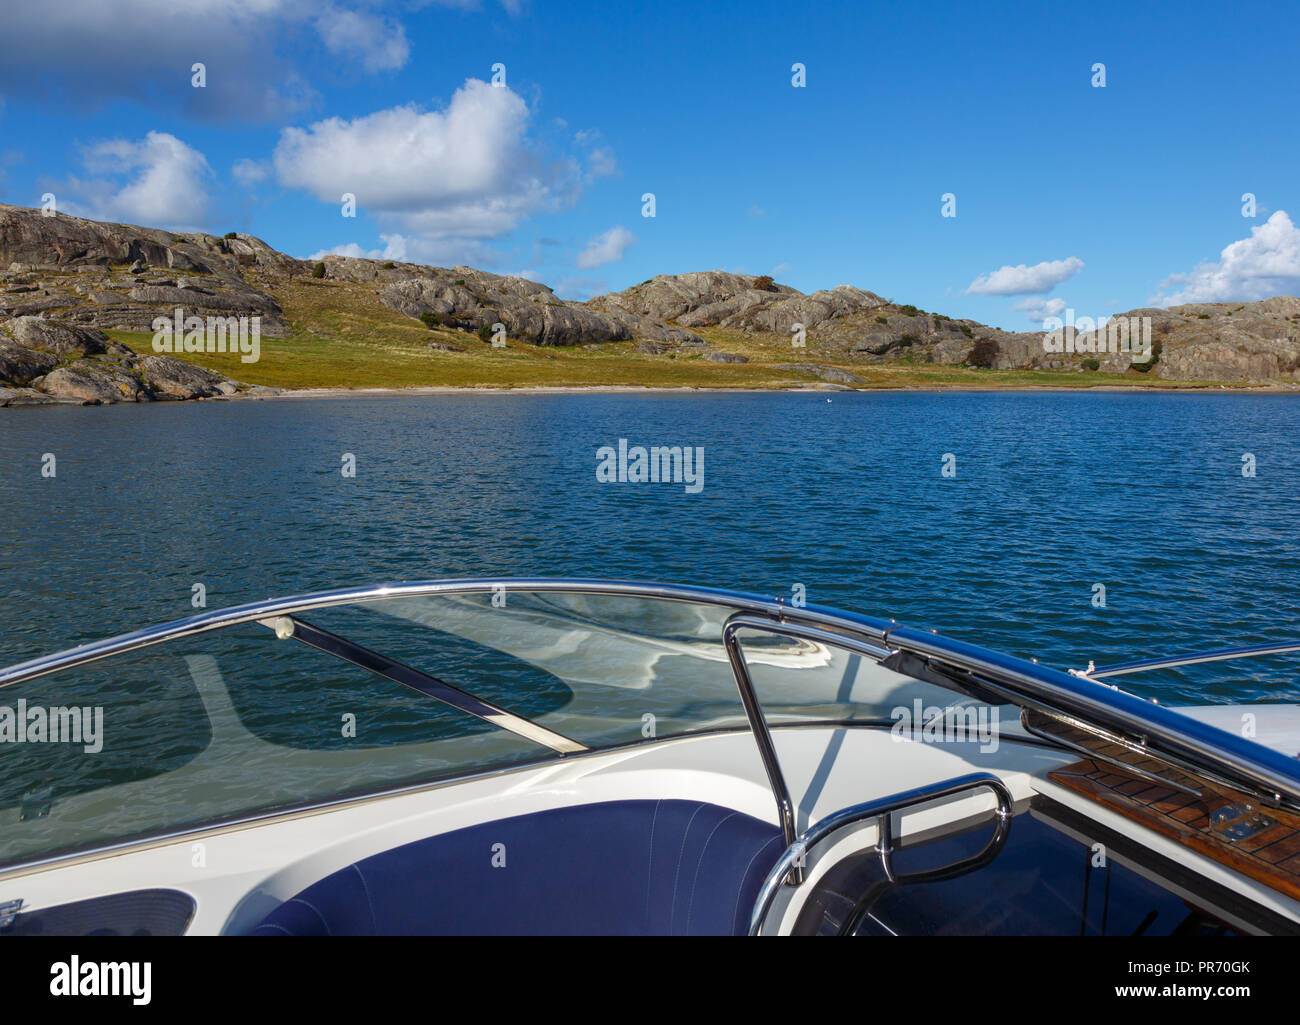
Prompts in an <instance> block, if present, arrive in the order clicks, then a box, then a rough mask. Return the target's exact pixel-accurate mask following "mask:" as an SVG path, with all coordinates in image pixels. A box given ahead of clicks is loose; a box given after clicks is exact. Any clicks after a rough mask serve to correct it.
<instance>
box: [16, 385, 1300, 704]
mask: <svg viewBox="0 0 1300 1025" xmlns="http://www.w3.org/2000/svg"><path fill="white" fill-rule="evenodd" d="M619 438H627V439H628V440H629V442H630V444H633V445H636V444H646V445H651V444H657V445H674V444H677V445H689V446H702V447H703V448H704V451H705V486H704V488H703V490H702V491H701V492H700V493H698V494H687V493H686V492H685V490H684V488H683V487H682V486H680V485H668V484H623V485H618V484H599V483H598V482H597V479H596V474H595V468H596V450H597V449H598V448H599V447H600V446H602V445H606V444H611V445H612V444H616V443H617V441H618V439H619ZM1298 438H1300V401H1298V400H1296V399H1295V398H1292V397H1287V396H1274V395H1249V396H1247V395H1220V394H1175V395H1162V394H1113V393H1106V394H1059V393H1022V394H1001V395H994V394H943V395H936V394H868V393H859V394H836V395H834V396H831V401H828V398H827V396H826V395H824V394H815V393H785V394H713V395H699V394H663V395H645V396H642V395H547V396H535V395H492V394H489V395H446V396H422V397H410V398H371V399H324V400H312V401H272V402H262V403H257V402H244V403H229V404H221V403H204V404H178V405H161V404H160V405H147V406H139V407H128V406H121V407H111V408H59V409H33V410H3V411H0V503H2V505H0V508H3V517H2V519H0V663H4V664H9V663H12V662H16V661H19V660H21V659H24V658H28V657H31V656H33V655H37V654H41V653H43V652H47V651H53V650H56V649H60V648H64V647H68V646H71V645H74V644H78V643H81V642H84V641H88V640H93V639H96V638H99V637H103V636H107V635H110V634H113V633H117V632H121V631H124V630H128V629H133V628H136V627H139V626H143V625H148V624H152V623H156V622H161V621H166V620H170V619H176V618H180V617H183V616H186V615H189V614H191V613H192V612H193V611H194V610H193V609H192V608H191V606H190V596H191V587H192V585H193V584H194V583H195V582H196V581H200V582H202V583H203V584H204V585H205V586H206V588H207V596H208V607H209V608H216V607H220V606H225V605H234V604H238V603H241V602H245V601H249V600H254V599H260V598H265V597H268V596H273V595H284V594H292V593H296V592H303V591H311V590H318V589H324V588H332V587H336V586H340V585H344V584H359V583H370V582H377V581H386V580H402V579H418V578H431V577H447V576H494V577H495V576H600V577H630V578H636V579H657V580H667V581H674V582H684V583H695V584H704V585H714V586H720V587H731V588H738V589H743V590H753V591H758V592H763V593H767V594H781V595H785V596H789V595H790V594H791V588H792V586H793V585H795V584H803V585H805V587H806V588H807V594H808V600H809V601H815V602H821V603H825V604H830V605H835V606H840V607H843V608H847V609H854V610H858V611H862V612H866V613H870V614H875V615H887V616H895V617H897V618H898V619H900V620H903V621H907V622H910V623H914V624H917V625H924V626H927V627H935V628H938V629H939V630H940V632H943V633H947V634H950V635H952V636H956V637H961V638H963V639H967V640H971V641H975V642H977V643H981V644H985V645H988V646H991V647H995V648H1002V649H1005V650H1007V651H1010V652H1013V653H1016V654H1020V655H1026V656H1028V655H1035V656H1038V657H1039V658H1040V659H1042V660H1044V661H1048V662H1051V663H1053V664H1056V665H1061V666H1081V665H1085V664H1086V663H1087V661H1088V660H1089V659H1096V660H1097V663H1098V664H1099V665H1100V664H1104V663H1107V662H1114V661H1123V660H1127V659H1130V658H1134V657H1140V656H1144V655H1151V654H1159V653H1168V652H1179V651H1184V650H1195V649H1200V648H1208V647H1217V646H1223V645H1230V644H1238V643H1248V642H1253V641H1260V642H1263V641H1271V640H1280V639H1285V638H1293V637H1295V636H1297V635H1298V634H1300V613H1298V603H1297V598H1298V597H1300V572H1298V571H1300V541H1298V539H1297V523H1298V520H1297V514H1298V513H1300V450H1298V449H1297V439H1298ZM345 452H350V453H354V454H355V455H356V458H357V475H356V478H355V479H345V478H344V477H343V476H342V475H341V474H340V466H341V456H342V454H343V453H345ZM44 453H54V454H55V456H56V458H57V476H56V477H55V478H53V479H45V478H42V476H41V460H42V455H43V454H44ZM946 453H950V454H952V455H953V456H955V457H956V469H957V473H956V477H955V478H945V477H943V476H942V475H941V466H942V462H943V458H944V455H945V454H946ZM1246 453H1249V454H1251V455H1253V456H1254V458H1255V463H1256V467H1257V470H1256V476H1254V477H1253V478H1251V477H1246V476H1243V474H1242V466H1243V462H1242V457H1243V454H1246ZM1095 584H1103V585H1104V586H1105V589H1106V592H1105V597H1106V602H1105V607H1104V608H1098V607H1094V604H1093V598H1094V585H1095ZM1295 678H1296V677H1295V674H1294V673H1293V672H1291V671H1290V670H1289V669H1288V668H1287V666H1286V664H1285V662H1280V661H1273V662H1269V663H1260V664H1258V665H1251V664H1246V665H1242V664H1226V665H1225V664H1220V665H1219V666H1217V667H1209V669H1208V670H1207V669H1206V668H1204V667H1202V668H1198V669H1196V670H1191V671H1187V672H1184V673H1179V674H1171V673H1166V674H1163V675H1161V676H1159V677H1157V676H1154V675H1153V676H1150V677H1133V678H1132V680H1133V683H1132V686H1133V687H1134V689H1138V690H1144V691H1145V692H1146V693H1150V694H1154V695H1158V696H1161V697H1162V698H1163V699H1165V700H1168V701H1216V702H1217V701H1226V700H1242V701H1252V700H1269V699H1285V700H1296V699H1297V697H1300V693H1298V691H1300V688H1297V686H1296V684H1295V682H1294V681H1295Z"/></svg>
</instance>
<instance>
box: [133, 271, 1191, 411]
mask: <svg viewBox="0 0 1300 1025" xmlns="http://www.w3.org/2000/svg"><path fill="white" fill-rule="evenodd" d="M254 283H257V284H260V285H262V286H263V287H268V289H269V290H271V291H273V293H274V294H275V296H276V298H277V299H279V301H280V303H281V305H282V306H283V307H284V313H285V319H286V320H287V321H288V323H289V324H291V325H292V326H293V329H294V330H293V333H292V334H291V335H290V336H289V337H287V338H265V337H264V338H263V339H262V356H261V359H260V361H259V362H257V363H242V362H240V359H239V356H238V354H235V355H228V354H226V355H223V354H218V353H212V354H208V353H203V354H197V353H196V354H193V355H186V354H183V353H180V354H173V355H177V356H178V358H181V359H184V360H187V361H188V362H191V363H197V364H199V365H201V366H206V367H211V368H212V369H213V370H216V371H218V372H220V373H222V374H225V375H227V376H229V377H232V378H234V379H236V380H239V381H244V382H247V383H248V384H262V385H270V386H272V387H275V388H406V387H420V386H447V387H529V386H546V385H553V386H560V385H575V386H581V385H589V386H590V385H609V386H619V385H624V386H626V385H633V386H635V385H642V386H647V387H698V388H774V387H790V386H798V385H801V384H804V385H806V384H815V383H817V379H816V378H815V377H813V376H811V375H808V374H803V373H800V372H797V371H790V370H781V369H778V368H776V367H773V366H768V365H764V364H771V363H778V362H781V363H824V364H825V363H827V362H828V361H827V360H826V359H824V358H820V357H818V356H817V355H816V354H815V352H814V351H813V350H810V349H794V348H793V347H791V346H790V345H789V342H788V341H786V340H785V339H783V338H778V337H777V336H749V335H744V334H742V333H740V332H734V331H726V330H724V329H721V328H704V329H700V330H699V331H697V333H698V334H700V335H703V336H704V337H707V338H708V339H709V341H710V342H712V343H713V344H714V345H715V346H716V347H717V348H719V349H722V350H723V351H726V352H735V353H739V354H741V355H745V356H748V357H749V358H750V362H749V363H747V364H725V363H711V362H709V361H708V360H705V359H704V358H703V357H702V356H699V355H697V354H689V355H687V354H679V355H677V356H676V357H675V358H671V357H669V356H647V355H643V354H641V353H637V352H634V351H633V343H631V342H618V343H606V344H605V345H603V346H601V348H600V349H598V350H596V349H584V348H582V347H581V346H576V347H568V346H562V347H555V346H545V347H541V346H535V345H530V344H528V343H526V342H518V343H515V342H511V343H509V344H508V345H507V347H506V348H505V349H494V348H492V347H491V346H490V345H488V344H486V343H484V342H482V341H480V340H479V339H478V337H477V336H475V335H471V334H467V333H464V332H460V331H454V330H448V329H434V330H430V329H429V328H427V327H425V326H424V325H423V324H421V323H420V322H419V321H417V320H413V319H411V318H410V317H406V316H403V315H402V314H400V313H397V312H395V311H393V310H390V309H388V308H387V307H386V306H384V305H383V304H382V303H381V302H380V301H379V298H378V296H377V295H376V294H375V291H374V289H373V288H371V287H368V286H366V285H361V284H357V283H354V282H345V281H320V280H315V279H311V278H299V279H295V280H294V281H292V282H289V283H287V284H286V283H284V282H283V281H279V280H277V281H276V282H274V283H272V282H269V281H268V282H254ZM109 333H110V334H111V335H112V336H113V337H114V338H116V339H117V340H118V341H120V342H123V343H124V344H126V345H128V346H130V347H131V348H132V349H134V350H136V351H137V352H148V351H152V349H151V341H152V336H151V335H149V334H146V333H136V332H126V331H112V332H109ZM435 341H437V342H446V343H449V344H451V345H454V346H456V347H457V348H461V349H464V350H465V351H464V352H442V351H439V350H436V349H430V348H429V347H428V346H429V343H430V342H435ZM830 365H838V366H842V367H843V368H844V369H846V370H849V371H851V372H852V373H855V374H857V375H858V376H859V377H862V378H864V379H865V380H866V382H867V383H866V385H864V386H863V387H876V388H900V387H901V388H907V387H912V388H933V387H953V386H955V387H988V388H1018V387H1034V386H1037V387H1065V388H1086V387H1093V386H1097V385H1110V386H1116V385H1119V386H1123V385H1134V386H1142V385H1145V386H1148V387H1150V386H1156V387H1177V385H1174V384H1172V383H1171V382H1167V381H1162V380H1160V379H1159V378H1157V377H1155V376H1154V375H1147V374H1138V373H1133V372H1130V373H1128V374H1123V375H1119V374H1102V373H1093V372H1087V371H1085V372H1083V373H1058V372H1053V371H1043V370H1037V371H1014V370H1007V371H993V370H977V369H974V368H970V367H954V366H944V365H937V364H930V363H911V362H909V361H906V360H895V361H891V362H886V363H878V364H870V365H865V366H864V365H862V364H856V363H843V362H841V363H838V364H830Z"/></svg>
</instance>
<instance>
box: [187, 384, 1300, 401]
mask: <svg viewBox="0 0 1300 1025" xmlns="http://www.w3.org/2000/svg"><path fill="white" fill-rule="evenodd" d="M944 392H982V393H994V392H997V393H1003V392H1005V393H1008V394H1013V393H1036V392H1043V393H1076V394H1082V393H1091V392H1105V393H1116V392H1143V393H1152V392H1158V393H1164V394H1207V393H1208V394H1214V395H1258V394H1276V395H1297V396H1300V387H1298V386H1295V385H1291V386H1286V385H1276V384H1259V385H1241V386H1237V387H1229V386H1228V385H1222V384H1186V385H1177V386H1172V387H1163V388H1162V387H1159V386H1157V385H1149V384H1133V385H1121V384H1106V385H1087V386H1081V387H1076V388H1071V387H1069V386H1065V385H1000V386H999V385H996V384H950V385H926V386H916V387H913V386H906V385H903V386H897V387H892V388H852V387H849V386H848V385H834V384H821V385H808V386H800V387H789V388H727V387H718V388H703V387H696V386H691V385H681V386H668V385H613V384H600V385H521V386H518V387H500V386H497V385H484V386H479V387H476V386H473V385H465V386H459V385H421V386H417V387H413V388H294V389H284V390H282V391H280V393H279V394H277V395H247V396H246V395H226V396H217V397H213V398H210V399H198V400H195V401H199V402H243V401H260V400H268V401H274V400H276V399H347V398H401V397H403V396H424V395H476V394H483V395H583V394H593V395H647V394H650V395H706V394H727V395H741V394H791V393H794V394H799V393H805V394H814V395H844V394H848V395H852V394H858V393H869V394H874V395H883V394H890V393H907V394H942V393H944Z"/></svg>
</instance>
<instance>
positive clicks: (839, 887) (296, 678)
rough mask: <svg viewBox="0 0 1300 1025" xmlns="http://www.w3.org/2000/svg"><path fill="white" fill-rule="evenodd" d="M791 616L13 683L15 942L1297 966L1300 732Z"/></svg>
mask: <svg viewBox="0 0 1300 1025" xmlns="http://www.w3.org/2000/svg"><path fill="white" fill-rule="evenodd" d="M1297 650H1300V645H1297V644H1275V645H1269V646H1261V647H1256V648H1237V649H1225V650H1220V651H1215V652H1207V653H1205V654H1201V655H1192V656H1185V657H1183V658H1172V659H1152V660H1146V661H1142V662H1133V663H1127V664H1125V665H1117V666H1109V667H1106V666H1103V667H1101V668H1097V667H1096V666H1095V665H1090V666H1089V668H1088V669H1086V670H1076V671H1062V670H1057V669H1053V668H1050V667H1048V666H1046V665H1042V664H1039V663H1038V662H1036V661H1026V660H1023V659H1019V658H1014V657H1011V656H1008V655H1004V654H1000V653H998V652H995V651H991V650H987V649H984V648H980V647H977V646H975V645H972V644H968V643H965V642H962V641H957V640H952V639H948V638H946V637H943V636H940V635H938V634H935V633H932V632H929V631H926V630H921V629H916V628H912V627H907V626H902V625H899V624H897V623H895V622H894V621H892V620H888V619H878V618H871V617H867V616H861V615H857V614H852V613H847V612H841V611H837V610H834V609H829V608H824V607H818V606H813V605H807V606H798V607H797V606H795V605H792V604H790V603H789V602H788V601H783V600H780V599H774V598H765V597H761V596H756V595H747V594H738V593H732V592H727V591H719V590H709V589H703V588H693V587H682V586H669V585H662V584H640V583H631V582H623V581H595V580H549V579H526V580H442V581H432V582H417V583H403V584H394V585H388V586H381V587H364V588H356V589H348V590H338V591H330V592H322V593H317V594H310V595H305V596H299V597H292V598H285V599H279V600H272V601H264V602H257V603H254V604H250V605H243V606H239V607H236V608H231V609H225V610H221V611H213V612H204V613H201V614H199V615H196V616H193V617H191V618H189V619H184V620H181V621H178V622H175V623H171V624H168V625H165V626H158V627H153V628H150V629H145V630H141V631H137V632H135V633H130V634H125V635H122V636H119V637H115V638H111V639H109V640H105V641H101V642H97V643H93V644H86V645H82V646H80V647H77V648H73V649H71V650H68V651H63V652H60V653H58V654H54V655H49V656H46V657H42V658H37V659H34V660H31V661H27V662H23V663H21V664H18V665H14V666H11V667H10V668H8V669H5V670H3V671H0V768H2V771H0V781H2V782H0V935H5V934H9V935H32V934H38V933H43V934H47V935H49V934H57V935H87V934H94V933H110V934H117V935H134V934H153V935H160V934H174V935H178V934H235V935H244V934H255V935H377V934H388V935H391V934H404V935H411V934H457V935H464V934H510V933H513V934H518V933H523V934H660V935H686V934H724V935H742V934H746V933H748V934H763V935H768V934H783V935H784V934H796V935H891V934H895V935H896V934H909V933H921V934H980V935H985V934H1039V933H1043V934H1070V933H1073V934H1111V935H1121V934H1122V935H1132V934H1137V933H1143V934H1170V933H1178V934H1200V933H1214V934H1217V933H1244V934H1255V933H1294V932H1300V761H1298V760H1297V755H1298V754H1300V706H1296V705H1286V704H1272V705H1235V706H1206V707H1190V708H1172V707H1166V706H1165V705H1162V704H1159V703H1156V702H1154V701H1152V700H1150V699H1148V698H1145V697H1141V696H1138V695H1136V694H1132V693H1129V692H1126V691H1125V690H1122V689H1120V688H1119V687H1118V685H1117V684H1116V683H1115V682H1114V681H1115V680H1117V679H1119V678H1120V677H1123V676H1125V675H1127V674H1131V673H1137V672H1148V671H1149V672H1155V671H1159V670H1162V669H1169V668H1172V667H1176V666H1179V665H1183V664H1189V663H1195V662H1201V661H1215V660H1226V659H1233V658H1245V657H1250V656H1272V655H1281V654H1285V653H1288V652H1295V651H1297Z"/></svg>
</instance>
